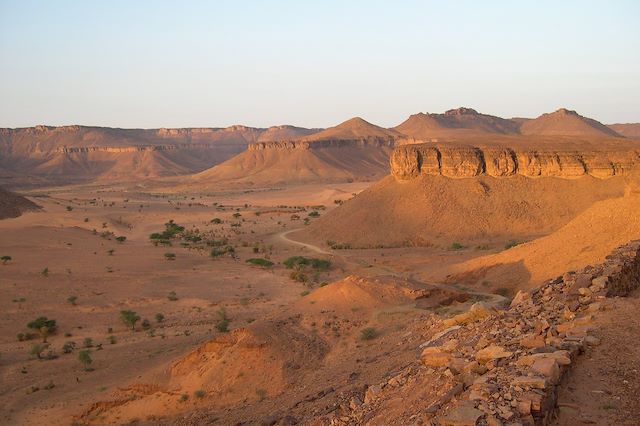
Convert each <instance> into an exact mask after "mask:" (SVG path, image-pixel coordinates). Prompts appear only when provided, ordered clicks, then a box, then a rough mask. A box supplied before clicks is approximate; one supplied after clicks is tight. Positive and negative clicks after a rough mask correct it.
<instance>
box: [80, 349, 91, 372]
mask: <svg viewBox="0 0 640 426" xmlns="http://www.w3.org/2000/svg"><path fill="white" fill-rule="evenodd" d="M78 361H80V364H82V366H83V367H84V371H90V370H89V366H90V365H91V363H92V362H93V359H91V351H90V350H88V349H83V350H81V351H80V352H78Z"/></svg>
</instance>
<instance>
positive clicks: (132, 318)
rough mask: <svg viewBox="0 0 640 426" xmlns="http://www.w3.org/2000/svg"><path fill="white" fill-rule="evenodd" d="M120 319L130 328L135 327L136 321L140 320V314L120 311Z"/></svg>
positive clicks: (133, 328)
mask: <svg viewBox="0 0 640 426" xmlns="http://www.w3.org/2000/svg"><path fill="white" fill-rule="evenodd" d="M120 319H122V322H124V323H125V324H126V325H127V326H129V327H131V330H135V329H136V323H137V322H138V321H140V316H139V315H138V314H137V313H135V312H134V311H120Z"/></svg>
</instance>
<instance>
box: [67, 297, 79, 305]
mask: <svg viewBox="0 0 640 426" xmlns="http://www.w3.org/2000/svg"><path fill="white" fill-rule="evenodd" d="M77 300H78V297H77V296H69V297H67V302H69V304H70V305H73V306H75V305H76V301H77Z"/></svg>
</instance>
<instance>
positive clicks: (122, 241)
mask: <svg viewBox="0 0 640 426" xmlns="http://www.w3.org/2000/svg"><path fill="white" fill-rule="evenodd" d="M126 240H127V237H125V236H124V235H120V236H119V237H116V241H117V242H119V243H124V242H125V241H126Z"/></svg>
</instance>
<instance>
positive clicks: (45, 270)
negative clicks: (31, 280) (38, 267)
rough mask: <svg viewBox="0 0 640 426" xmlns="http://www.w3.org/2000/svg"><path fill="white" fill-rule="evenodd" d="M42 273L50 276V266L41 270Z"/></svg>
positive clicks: (44, 275)
mask: <svg viewBox="0 0 640 426" xmlns="http://www.w3.org/2000/svg"><path fill="white" fill-rule="evenodd" d="M40 274H41V275H42V276H43V277H48V276H49V267H46V268H44V269H43V270H42V271H41V272H40Z"/></svg>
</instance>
